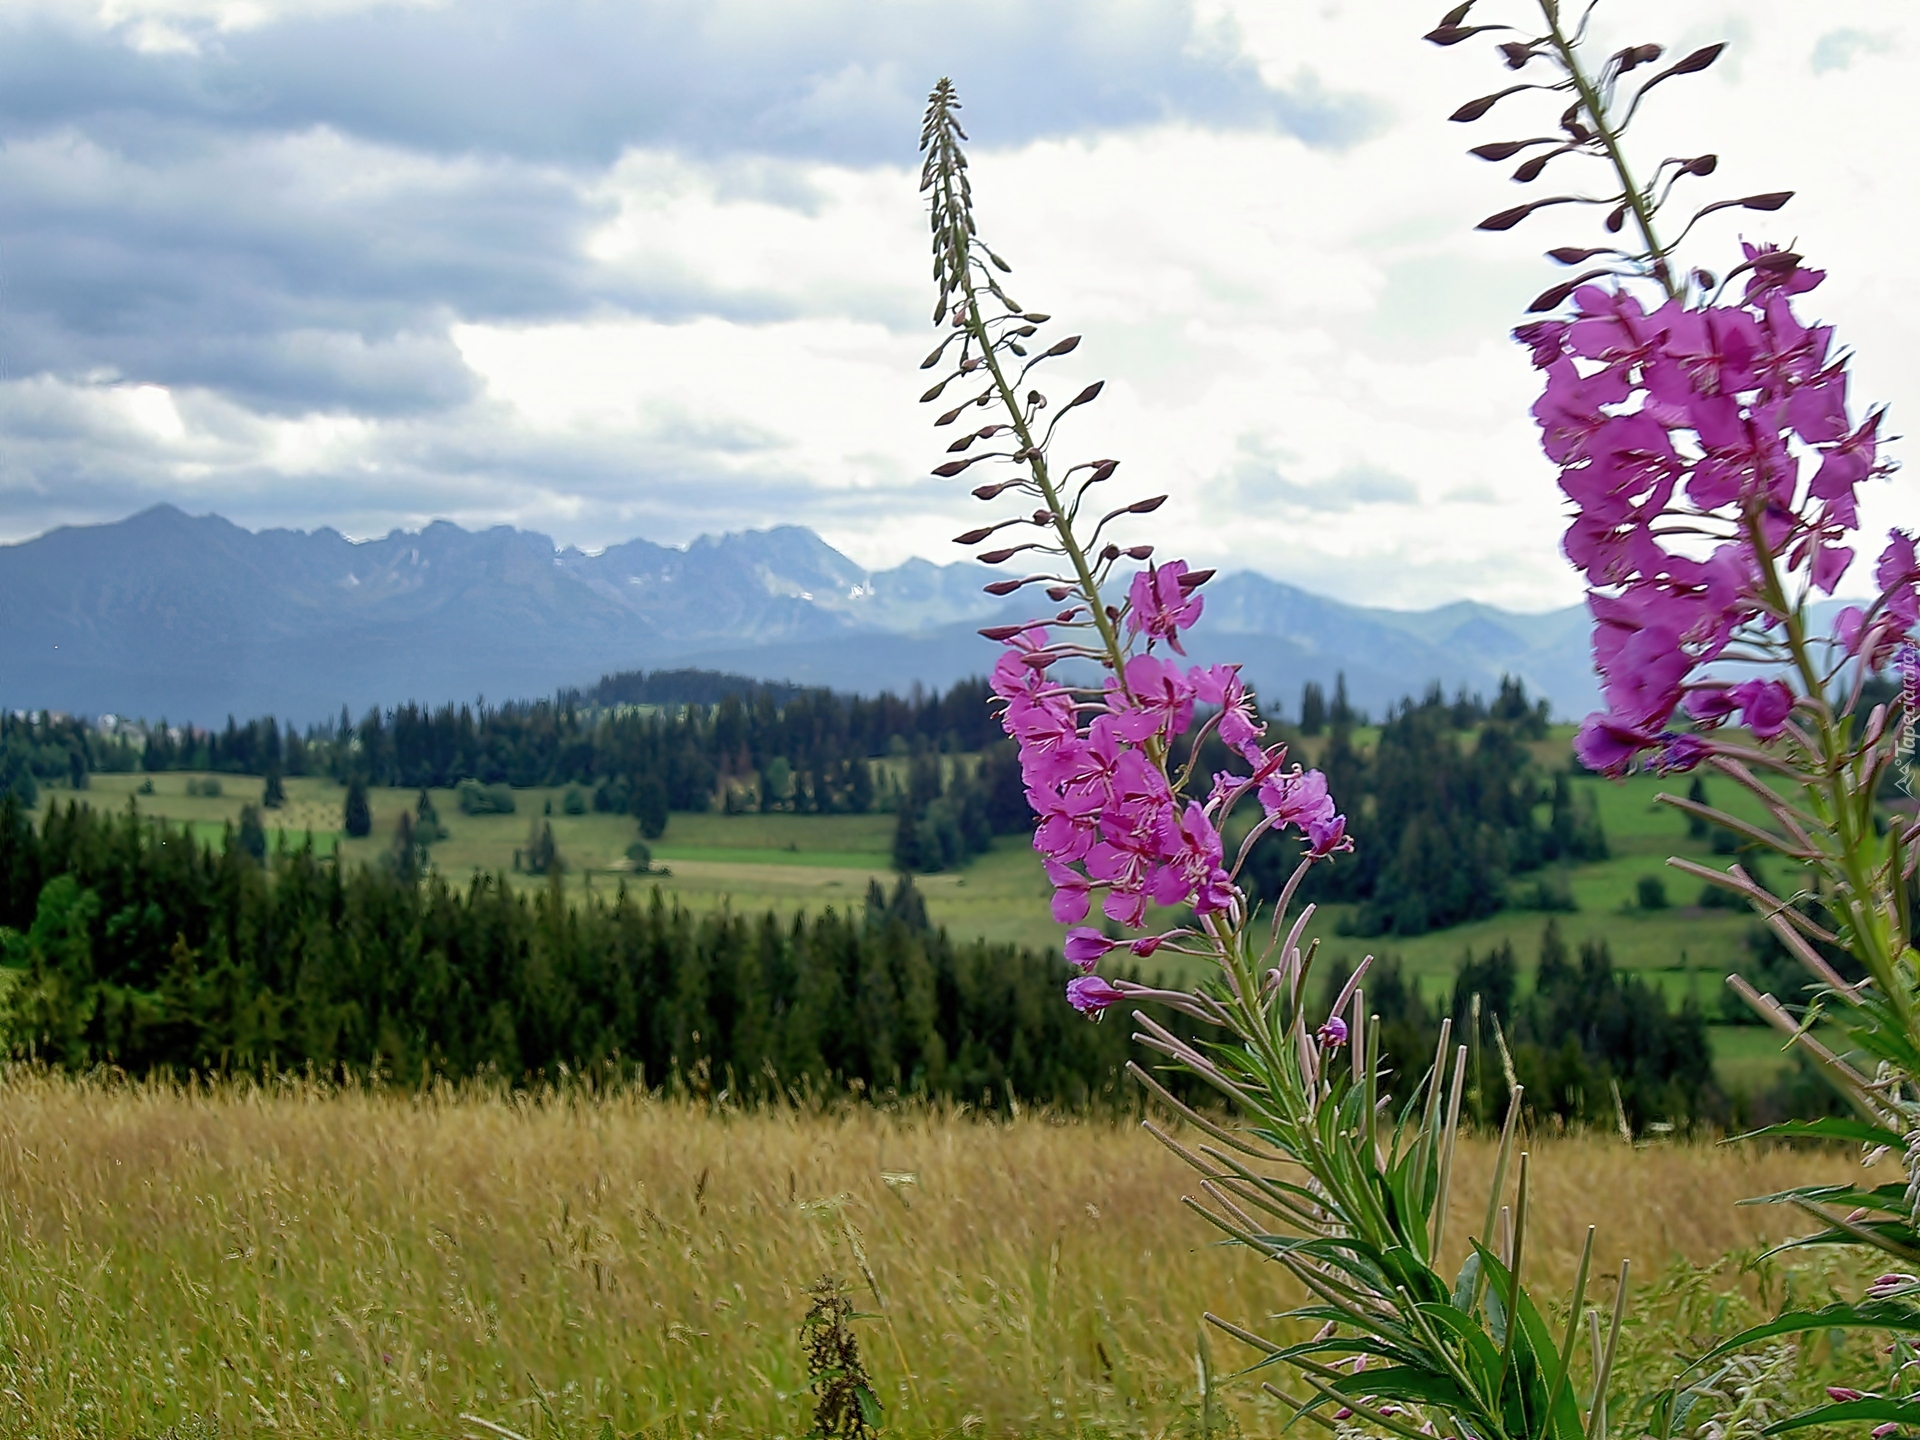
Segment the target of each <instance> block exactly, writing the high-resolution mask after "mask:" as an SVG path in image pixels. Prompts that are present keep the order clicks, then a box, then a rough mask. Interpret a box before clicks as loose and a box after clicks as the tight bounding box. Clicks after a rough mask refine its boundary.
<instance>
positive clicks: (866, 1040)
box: [0, 797, 1823, 1132]
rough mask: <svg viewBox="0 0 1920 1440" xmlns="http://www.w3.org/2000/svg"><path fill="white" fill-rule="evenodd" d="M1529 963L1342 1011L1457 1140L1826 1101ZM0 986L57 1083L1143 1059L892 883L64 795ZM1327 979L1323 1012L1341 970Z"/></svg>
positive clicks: (1076, 1091)
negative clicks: (1462, 1102) (726, 891)
mask: <svg viewBox="0 0 1920 1440" xmlns="http://www.w3.org/2000/svg"><path fill="white" fill-rule="evenodd" d="M1538 960H1539V963H1538V966H1537V969H1536V971H1535V975H1534V979H1533V983H1532V985H1531V986H1526V985H1524V984H1523V981H1522V975H1521V970H1520V965H1519V962H1518V959H1517V957H1516V955H1515V953H1514V950H1513V948H1512V946H1511V945H1510V944H1502V945H1500V946H1498V947H1496V948H1494V949H1493V950H1490V951H1488V952H1487V953H1485V954H1481V955H1476V954H1474V953H1473V952H1471V951H1468V952H1466V953H1465V954H1463V955H1462V957H1461V960H1460V962H1459V964H1458V966H1457V967H1456V971H1455V975H1454V977H1453V982H1452V986H1451V989H1450V991H1449V992H1448V993H1447V994H1445V995H1444V996H1442V997H1441V998H1439V999H1437V1000H1436V999H1432V998H1429V997H1428V996H1426V995H1424V994H1423V993H1422V992H1421V990H1420V988H1419V986H1418V985H1417V984H1415V983H1414V981H1413V980H1412V978H1411V977H1409V976H1408V975H1407V974H1406V973H1405V971H1404V970H1403V968H1402V966H1401V965H1400V963H1399V962H1398V961H1397V960H1396V959H1395V958H1394V957H1392V956H1390V955H1389V956H1385V957H1383V958H1382V959H1381V960H1380V961H1378V962H1377V963H1376V964H1375V965H1374V967H1373V969H1372V970H1371V971H1370V973H1369V975H1368V977H1367V979H1366V982H1365V988H1366V992H1367V999H1368V1007H1369V1009H1370V1010H1371V1011H1372V1012H1374V1013H1377V1014H1378V1015H1379V1016H1380V1017H1381V1020H1382V1043H1383V1047H1384V1050H1385V1052H1386V1054H1387V1057H1388V1063H1389V1067H1390V1069H1391V1072H1392V1079H1391V1081H1390V1088H1391V1089H1392V1090H1393V1091H1394V1092H1395V1093H1397V1094H1399V1095H1400V1096H1402V1097H1404V1096H1405V1094H1406V1092H1407V1090H1408V1089H1409V1087H1410V1086H1411V1085H1413V1084H1414V1083H1416V1082H1417V1081H1418V1079H1419V1077H1420V1076H1421V1075H1422V1074H1423V1073H1424V1072H1425V1070H1426V1067H1427V1066H1428V1065H1429V1064H1430V1063H1431V1061H1432V1057H1433V1053H1434V1047H1435V1045H1436V1043H1437V1040H1438V1032H1439V1025H1440V1021H1441V1019H1442V1017H1443V1016H1451V1017H1452V1021H1453V1035H1454V1039H1455V1041H1456V1042H1458V1043H1465V1044H1468V1045H1470V1046H1471V1047H1472V1065H1471V1069H1470V1085H1469V1093H1468V1096H1467V1105H1468V1107H1469V1113H1470V1114H1472V1115H1473V1116H1474V1117H1475V1118H1476V1119H1478V1120H1480V1121H1482V1122H1487V1123H1493V1122H1497V1120H1498V1119H1499V1117H1500V1115H1501V1114H1502V1113H1503V1112H1504V1108H1505V1105H1506V1102H1507V1094H1508V1085H1509V1077H1511V1080H1512V1081H1515V1082H1517V1083H1519V1084H1522V1085H1524V1086H1525V1087H1526V1093H1527V1096H1528V1105H1529V1108H1530V1109H1531V1110H1532V1111H1533V1112H1534V1113H1535V1114H1536V1115H1548V1114H1550V1115H1557V1116H1560V1117H1562V1118H1564V1119H1566V1120H1569V1121H1574V1122H1579V1123H1589V1124H1595V1125H1600V1126H1602V1127H1609V1126H1612V1125H1614V1124H1616V1123H1625V1124H1626V1125H1627V1126H1628V1127H1629V1128H1631V1129H1633V1130H1635V1131H1636V1132H1638V1131H1640V1130H1642V1129H1644V1128H1646V1126H1647V1125H1649V1124H1652V1123H1656V1122H1661V1121H1668V1122H1674V1123H1684V1122H1687V1121H1689V1120H1709V1121H1715V1122H1719V1123H1725V1122H1727V1121H1729V1120H1732V1119H1742V1120H1744V1119H1762V1120H1764V1119H1770V1118H1780V1117H1781V1116H1782V1115H1785V1114H1794V1113H1812V1112H1813V1111H1814V1110H1817V1109H1818V1107H1819V1105H1820V1095H1821V1094H1822V1093H1823V1092H1821V1091H1819V1090H1818V1088H1817V1087H1815V1086H1811V1085H1809V1084H1807V1083H1806V1082H1805V1080H1804V1078H1803V1077H1798V1076H1794V1075H1791V1074H1790V1075H1789V1076H1788V1077H1787V1079H1786V1081H1785V1082H1783V1083H1782V1084H1781V1085H1778V1086H1776V1087H1775V1088H1774V1089H1773V1090H1772V1091H1770V1092H1768V1093H1766V1094H1762V1095H1756V1096H1734V1097H1729V1096H1727V1095H1724V1094H1722V1093H1721V1091H1720V1090H1719V1089H1718V1088H1717V1087H1716V1085H1715V1083H1714V1079H1713V1074H1712V1065H1711V1047H1710V1045H1709V1043H1708V1034H1707V1029H1706V1025H1707V1017H1706V1015H1705V1013H1704V1012H1703V1010H1702V1008H1701V1007H1700V1006H1699V1005H1698V1004H1696V1003H1695V1002H1694V1001H1693V1000H1692V999H1691V998H1689V999H1687V1000H1685V1001H1683V1002H1682V1003H1681V1004H1679V1005H1677V1006H1676V1005H1673V1004H1671V1003H1669V1001H1668V1000H1667V999H1666V997H1665V995H1664V993H1663V992H1662V991H1661V989H1660V988H1659V986H1658V985H1657V984H1655V983H1654V982H1652V981H1649V980H1647V979H1645V978H1643V977H1640V976H1636V975H1632V974H1624V973H1622V972H1619V971H1617V970H1615V969H1614V967H1613V962H1612V958H1611V955H1610V954H1609V952H1608V949H1607V946H1606V944H1605V942H1604V941H1597V942H1591V941H1590V942H1587V943H1585V944H1583V945H1582V946H1581V947H1580V949H1579V951H1578V953H1577V954H1575V953H1573V952H1572V951H1571V950H1570V949H1569V947H1568V946H1567V945H1566V943H1565V942H1564V940H1563V939H1562V938H1561V936H1560V932H1559V928H1558V925H1557V922H1555V921H1553V920H1552V919H1549V920H1548V921H1547V923H1546V925H1545V928H1544V929H1543V931H1542V934H1541V940H1540V950H1539V957H1538ZM0 967H4V968H0V1047H3V1048H4V1049H8V1050H11V1051H12V1052H13V1053H15V1054H24V1055H31V1056H34V1057H37V1058H39V1059H41V1060H43V1061H45V1062H47V1063H51V1064H54V1065H58V1066H64V1067H69V1068H74V1069H86V1068H90V1067H92V1066H96V1065H103V1064H105V1065H114V1066H119V1067H122V1068H124V1069H127V1070H129V1071H133V1072H138V1073H146V1072H161V1073H171V1074H175V1075H184V1074H188V1073H209V1072H236V1071H252V1072H257V1071H259V1070H261V1069H262V1068H267V1069H277V1070H294V1069H304V1068H307V1067H313V1068H316V1069H318V1070H320V1071H322V1072H326V1073H341V1072H347V1073H353V1074H359V1075H377V1076H384V1077H388V1078H390V1079H393V1080H396V1081H399V1082H401V1083H416V1082H418V1081H420V1080H422V1079H425V1078H426V1077H428V1076H432V1075H447V1076H455V1077H459V1076H473V1075H483V1076H484V1075H493V1076H497V1077H500V1078H502V1079H504V1080H507V1081H511V1082H519V1081H523V1080H529V1079H539V1078H555V1077H557V1076H559V1075H560V1074H562V1073H564V1072H568V1071H572V1072H578V1071H581V1070H597V1071H601V1072H607V1071H612V1072H616V1073H619V1074H622V1075H625V1076H627V1077H629V1078H635V1079H639V1080H642V1081H644V1082H645V1083H648V1084H666V1085H670V1086H675V1085H677V1086H685V1087H693V1088H705V1089H708V1090H711V1091H715V1092H717V1091H719V1090H722V1089H725V1090H728V1091H730V1092H731V1093H733V1094H734V1095H736V1096H742V1097H751V1096H753V1095H756V1094H772V1093H784V1092H787V1091H789V1090H790V1089H792V1088H794V1087H801V1088H807V1087H811V1088H812V1089H814V1090H816V1091H819V1092H833V1091H840V1090H843V1089H844V1088H846V1087H848V1086H852V1087H854V1088H856V1089H858V1090H860V1091H863V1092H864V1093H867V1094H869V1095H881V1094H885V1093H891V1092H897V1093H901V1094H920V1095H928V1096H944V1097H951V1098H956V1099H961V1100H965V1101H967V1102H969V1103H986V1104H988V1105H992V1106H1005V1105H1008V1104H1011V1103H1013V1102H1014V1101H1015V1100H1020V1101H1027V1100H1032V1101H1038V1102H1047V1103H1056V1104H1061V1105H1068V1106H1079V1105H1085V1104H1090V1103H1095V1104H1104V1103H1113V1102H1117V1103H1131V1101H1132V1100H1133V1099H1134V1098H1135V1096H1134V1094H1133V1092H1132V1090H1131V1089H1130V1088H1129V1087H1128V1086H1127V1085H1126V1084H1124V1083H1123V1081H1122V1078H1121V1070H1122V1068H1123V1067H1124V1065H1125V1063H1126V1062H1127V1060H1128V1059H1129V1058H1145V1057H1135V1056H1133V1053H1132V1047H1131V1044H1130V1038H1129V1037H1130V1032H1131V1029H1132V1027H1131V1026H1130V1025H1128V1024H1127V1023H1126V1022H1125V1020H1124V1018H1122V1017H1118V1016H1116V1017H1113V1019H1112V1020H1111V1021H1110V1022H1109V1023H1094V1022H1090V1021H1087V1020H1085V1019H1083V1018H1082V1017H1080V1016H1079V1015H1077V1014H1075V1013H1074V1012H1073V1011H1072V1010H1071V1009H1070V1008H1069V1007H1068V1006H1067V1005H1066V1003H1065V1002H1064V1000H1063V999H1062V998H1061V990H1062V987H1063V986H1064V984H1065V981H1066V980H1067V978H1068V977H1069V975H1070V974H1072V973H1075V972H1073V971H1071V970H1070V968H1069V967H1068V966H1067V965H1066V963H1065V962H1064V961H1063V960H1062V959H1061V957H1060V956H1059V954H1058V953H1057V952H1041V951H1035V950H1030V949H1024V948H1020V947H1015V946H1011V945H996V944H988V943H986V942H982V941H960V940H955V939H954V938H953V937H951V936H950V935H948V934H947V932H946V931H945V930H944V929H940V928H938V927H935V926H933V925H931V924H930V923H929V922H928V919H927V914H926V908H925V905H924V903H923V902H922V900H921V898H920V895H919V893H918V892H917V891H916V890H915V889H914V887H913V884H912V881H911V879H910V878H909V877H906V876H902V877H900V878H899V880H898V881H897V882H896V883H895V885H894V887H893V888H892V890H891V891H890V892H888V891H884V890H883V889H882V888H881V887H880V886H879V885H878V883H875V884H874V885H873V886H871V887H870V888H869V891H868V893H867V896H866V898H865V900H864V902H855V903H854V904H853V905H851V906H849V907H848V908H846V909H826V910H822V911H820V912H819V913H817V914H814V915H804V916H797V917H793V918H782V917H779V916H777V915H774V914H771V913H769V914H763V915H742V914H735V913H732V912H730V911H724V910H723V911H719V912H713V913H706V914H695V913H693V912H691V911H689V910H687V909H686V908H685V907H683V906H681V905H680V904H678V903H677V902H675V901H674V900H672V899H670V898H669V897H667V896H665V895H663V894H662V893H661V892H660V891H659V890H658V889H651V888H650V889H646V890H634V889H630V888H627V887H622V888H620V889H619V890H618V891H616V892H615V893H613V894H611V895H608V894H605V893H602V894H599V895H594V894H591V893H590V894H589V895H587V896H586V897H584V898H575V899H571V900H569V899H568V898H566V897H565V896H564V895H563V893H562V892H561V890H560V888H559V886H558V885H557V884H554V885H549V886H546V887H543V888H540V889H537V890H532V891H528V890H516V889H514V888H513V887H512V886H510V885H509V884H508V883H507V882H506V879H505V877H503V876H476V877H474V878H473V879H472V880H470V881H469V882H467V883H466V884H464V885H461V886H455V885H450V884H449V883H447V882H446V881H445V880H444V879H442V878H441V877H439V876H437V875H434V874H431V873H427V872H423V871H422V870H421V869H420V868H419V867H417V866H413V865H409V864H407V863H406V862H405V857H398V858H396V859H394V860H392V861H391V863H381V864H376V865H367V866H361V867H349V866H345V865H342V864H341V863H340V862H339V861H338V859H337V858H336V857H325V858H323V857H319V856H317V855H315V854H314V853H313V851H312V850H311V848H310V847H301V848H298V849H285V848H283V849H279V850H269V849H267V848H266V847H265V846H264V845H263V844H258V843H256V844H249V843H248V842H247V838H246V837H244V836H242V835H240V834H238V833H237V832H233V831H230V832H229V833H228V834H227V836H226V838H225V841H224V843H222V844H220V845H217V846H216V845H213V844H208V843H195V841H194V840H193V839H192V838H191V836H190V835H189V834H188V833H187V832H186V831H185V830H184V829H180V828H175V827H172V826H169V825H168V824H167V823H166V822H164V821H155V820H152V819H149V818H147V817H144V816H141V815H139V814H138V813H137V812H135V811H134V810H132V809H131V808H130V809H129V810H128V811H126V812H124V813H121V814H117V815H109V814H104V813H101V812H98V811H95V810H92V809H90V808H88V807H87V806H85V805H84V804H81V803H79V802H69V803H68V804H67V805H65V806H58V807H54V808H52V809H51V810H49V812H48V813H47V815H46V816H45V818H44V819H43V820H42V821H41V822H40V824H39V825H38V826H35V825H34V824H33V823H32V821H31V819H30V817H29V816H28V815H27V814H26V813H25V812H24V811H23V810H22V809H21V807H20V806H19V804H18V802H17V801H15V800H13V799H12V798H10V797H9V798H5V799H0ZM1328 968H1329V971H1330V973H1328V974H1326V975H1325V976H1324V982H1323V985H1321V986H1317V987H1316V988H1318V989H1319V990H1320V993H1321V995H1322V1000H1321V1003H1322V1004H1323V1005H1325V1004H1328V1003H1331V999H1332V997H1333V996H1334V995H1335V994H1337V993H1338V992H1339V990H1340V988H1341V987H1342V986H1343V984H1344V983H1345V981H1346V979H1347V976H1348V974H1349V973H1350V971H1349V970H1348V969H1347V968H1346V967H1345V964H1344V962H1336V963H1335V964H1333V965H1332V966H1330V967H1328ZM1781 993H1783V994H1792V993H1794V992H1793V991H1791V990H1783V991H1782V992H1781ZM1157 1018H1159V1019H1160V1020H1161V1022H1162V1023H1164V1024H1168V1025H1170V1026H1172V1027H1173V1028H1174V1029H1175V1030H1176V1032H1178V1033H1183V1034H1186V1033H1190V1032H1191V1029H1192V1027H1191V1026H1190V1024H1189V1023H1188V1022H1186V1021H1185V1020H1184V1019H1183V1018H1182V1017H1179V1016H1174V1015H1167V1014H1159V1015H1158V1016H1157Z"/></svg>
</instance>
